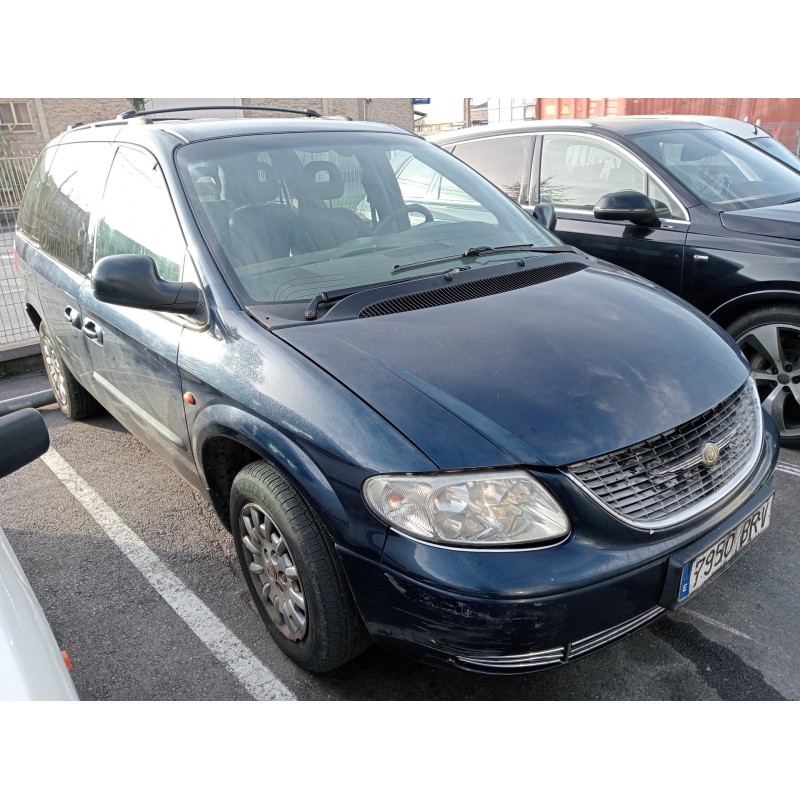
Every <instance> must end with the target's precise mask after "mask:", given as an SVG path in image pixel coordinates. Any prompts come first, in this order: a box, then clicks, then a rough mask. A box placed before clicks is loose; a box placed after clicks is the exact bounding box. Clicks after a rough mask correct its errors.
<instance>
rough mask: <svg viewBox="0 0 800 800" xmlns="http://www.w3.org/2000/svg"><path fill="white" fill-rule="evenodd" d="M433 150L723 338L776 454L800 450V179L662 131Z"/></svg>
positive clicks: (556, 125)
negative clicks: (674, 298)
mask: <svg viewBox="0 0 800 800" xmlns="http://www.w3.org/2000/svg"><path fill="white" fill-rule="evenodd" d="M432 141H434V142H436V143H437V144H439V145H440V146H441V147H444V148H446V149H447V150H449V151H450V152H452V153H454V154H455V155H456V156H457V157H458V158H460V159H462V160H463V161H465V162H466V163H467V164H470V165H471V166H472V167H474V168H475V169H476V170H478V171H479V172H481V173H482V174H483V175H484V176H485V177H487V178H489V180H491V181H492V182H493V183H494V184H495V185H496V186H498V187H500V188H501V189H502V190H503V191H504V192H506V194H508V195H509V197H511V198H512V199H514V200H515V201H517V202H518V203H520V204H521V205H523V206H524V207H526V208H528V209H532V208H534V207H535V206H536V204H537V203H549V204H551V205H553V206H554V207H555V209H556V211H557V217H558V222H557V228H556V230H557V233H558V235H559V237H560V238H561V239H562V240H563V241H565V242H568V243H569V244H573V245H575V246H576V247H579V248H580V249H581V250H584V251H586V252H587V253H592V254H593V255H595V256H598V257H599V258H603V259H607V260H608V261H611V262H612V263H614V264H618V265H619V266H622V267H625V268H627V269H630V270H632V271H633V272H636V273H638V274H639V275H643V276H644V277H645V278H649V279H650V280H652V281H655V282H656V283H658V284H660V285H661V286H664V287H666V288H667V289H669V290H671V291H672V292H674V293H675V294H677V295H680V296H681V297H683V298H685V299H686V300H688V301H689V302H690V303H692V304H693V305H694V306H696V307H697V308H699V309H700V310H701V311H703V312H704V313H706V314H708V315H709V316H710V317H711V319H713V320H714V321H716V322H717V323H719V324H720V325H721V326H722V327H724V328H726V329H727V330H728V332H729V333H730V334H731V336H733V338H734V339H735V340H736V342H737V343H738V344H739V345H740V347H741V348H742V350H743V351H744V353H745V355H746V356H747V358H748V360H749V361H750V363H751V365H752V367H753V371H754V374H755V378H756V382H757V384H758V390H759V394H760V396H761V399H762V402H763V404H764V408H765V409H766V410H767V413H768V414H769V415H770V416H771V417H772V418H773V419H774V421H775V423H776V425H777V426H778V430H779V431H780V434H781V442H782V443H783V444H785V445H794V446H797V445H800V174H798V173H797V172H794V171H793V170H791V169H789V168H788V167H786V166H785V165H784V164H783V163H781V162H779V161H777V160H776V159H774V158H772V157H770V156H769V155H767V154H766V153H764V152H763V151H761V150H759V149H758V148H755V147H753V146H751V145H749V144H747V143H746V142H744V141H742V140H741V139H739V138H737V137H735V136H733V135H731V134H730V133H727V132H725V131H721V130H716V129H713V128H710V127H708V126H705V125H701V124H699V123H696V122H687V121H685V120H678V121H676V120H669V119H663V118H660V119H659V118H636V117H608V118H602V119H600V118H596V119H589V120H558V121H538V122H527V123H520V124H516V123H511V124H508V125H489V126H484V127H480V128H472V129H467V130H462V131H456V132H452V133H446V134H441V135H439V136H435V137H432ZM400 177H402V173H401V174H400ZM428 191H429V192H432V193H435V192H436V187H428ZM420 199H421V200H422V201H423V202H424V198H420ZM685 357H686V358H687V359H690V358H692V357H693V354H692V353H691V350H689V351H687V352H686V353H685Z"/></svg>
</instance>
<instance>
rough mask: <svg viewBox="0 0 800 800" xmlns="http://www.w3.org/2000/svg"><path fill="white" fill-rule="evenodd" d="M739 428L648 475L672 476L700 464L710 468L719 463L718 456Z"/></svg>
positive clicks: (656, 476)
mask: <svg viewBox="0 0 800 800" xmlns="http://www.w3.org/2000/svg"><path fill="white" fill-rule="evenodd" d="M739 428H740V426H739V425H737V426H736V427H735V428H733V429H732V430H730V431H728V432H727V433H726V434H725V435H724V436H722V437H720V438H719V439H718V440H717V441H716V442H706V443H705V444H704V445H703V446H702V447H701V448H700V449H699V450H695V452H694V453H693V454H692V455H690V456H687V457H686V458H683V459H681V460H680V461H678V462H676V463H672V464H670V466H668V467H664V468H662V469H655V470H649V472H650V475H652V476H653V477H654V478H661V477H663V476H665V475H674V474H675V473H677V472H684V471H685V470H687V469H690V468H691V467H697V466H700V465H701V464H702V465H703V466H704V467H712V466H714V464H716V463H717V461H719V454H720V453H721V452H722V449H723V448H724V447H727V446H728V445H729V444H730V443H731V442H732V441H733V439H734V437H735V436H736V434H737V433H738V432H739Z"/></svg>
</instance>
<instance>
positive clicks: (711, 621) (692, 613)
mask: <svg viewBox="0 0 800 800" xmlns="http://www.w3.org/2000/svg"><path fill="white" fill-rule="evenodd" d="M681 613H682V614H686V615H687V616H689V617H696V618H697V619H701V620H703V622H707V623H708V624H709V625H713V626H714V627H715V628H721V629H722V630H723V631H727V632H728V633H732V634H733V635H734V636H741V637H742V639H747V640H748V641H750V642H752V641H753V639H752V637H750V636H748V635H747V634H746V633H742V632H741V631H737V630H736V628H731V626H730V625H725V624H724V623H723V622H719V620H716V619H711V617H707V616H705V615H704V614H698V613H697V612H696V611H692V610H691V609H689V608H682V609H681Z"/></svg>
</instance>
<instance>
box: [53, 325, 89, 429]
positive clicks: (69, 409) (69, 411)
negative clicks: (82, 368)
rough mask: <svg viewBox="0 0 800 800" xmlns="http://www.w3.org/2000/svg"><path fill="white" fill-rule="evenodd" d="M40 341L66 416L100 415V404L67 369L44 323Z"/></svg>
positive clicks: (77, 417)
mask: <svg viewBox="0 0 800 800" xmlns="http://www.w3.org/2000/svg"><path fill="white" fill-rule="evenodd" d="M39 341H40V342H41V345H42V360H43V361H44V368H45V371H46V372H47V378H48V380H49V381H50V386H51V387H52V389H53V394H55V396H56V402H57V403H58V406H59V408H60V409H61V411H62V412H63V413H64V415H65V416H67V417H69V418H70V419H85V418H86V417H91V416H94V415H95V414H97V413H99V411H100V410H101V406H100V404H99V403H98V402H97V400H95V399H94V397H92V395H90V394H89V392H87V391H86V389H84V388H83V386H81V385H80V384H79V383H78V381H76V380H75V378H74V376H73V375H72V373H71V372H70V371H69V369H67V366H66V364H64V360H63V359H62V358H61V355H60V353H59V352H58V349H57V347H56V343H55V341H54V340H53V338H52V337H51V336H50V331H48V330H47V326H46V325H45V324H44V322H43V323H41V325H39Z"/></svg>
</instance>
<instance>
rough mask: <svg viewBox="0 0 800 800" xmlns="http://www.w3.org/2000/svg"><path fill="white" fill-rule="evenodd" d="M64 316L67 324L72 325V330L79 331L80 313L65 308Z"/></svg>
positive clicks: (70, 307) (69, 307)
mask: <svg viewBox="0 0 800 800" xmlns="http://www.w3.org/2000/svg"><path fill="white" fill-rule="evenodd" d="M64 316H65V317H66V318H67V319H68V320H69V324H70V325H72V327H73V328H77V329H78V330H80V329H81V312H80V311H78V309H77V308H72V306H67V307H66V308H65V309H64Z"/></svg>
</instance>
